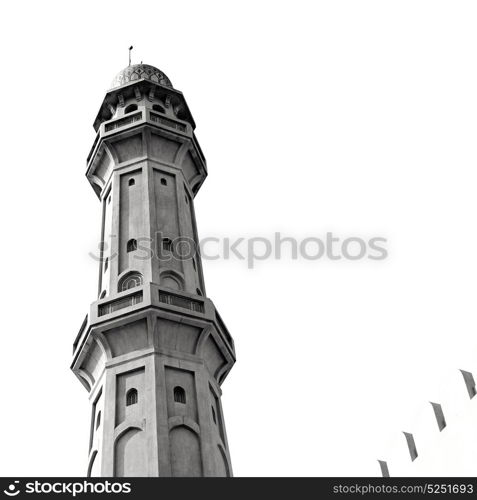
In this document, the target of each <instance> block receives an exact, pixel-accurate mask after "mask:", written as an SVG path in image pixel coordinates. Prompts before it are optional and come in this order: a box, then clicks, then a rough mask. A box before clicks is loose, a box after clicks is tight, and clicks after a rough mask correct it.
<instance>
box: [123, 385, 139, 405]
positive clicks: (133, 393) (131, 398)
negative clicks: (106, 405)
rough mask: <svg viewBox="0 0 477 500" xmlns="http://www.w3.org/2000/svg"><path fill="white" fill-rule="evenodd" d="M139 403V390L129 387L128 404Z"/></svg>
mask: <svg viewBox="0 0 477 500" xmlns="http://www.w3.org/2000/svg"><path fill="white" fill-rule="evenodd" d="M136 403H137V390H136V389H129V391H128V392H127V394H126V406H131V405H135V404H136Z"/></svg>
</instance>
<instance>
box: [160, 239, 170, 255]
mask: <svg viewBox="0 0 477 500" xmlns="http://www.w3.org/2000/svg"><path fill="white" fill-rule="evenodd" d="M162 248H163V250H165V251H166V252H172V240H171V239H170V238H164V239H163V240H162Z"/></svg>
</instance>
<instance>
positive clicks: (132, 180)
mask: <svg viewBox="0 0 477 500" xmlns="http://www.w3.org/2000/svg"><path fill="white" fill-rule="evenodd" d="M128 184H129V186H134V184H136V181H135V180H134V179H129V182H128Z"/></svg>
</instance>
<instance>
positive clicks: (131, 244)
mask: <svg viewBox="0 0 477 500" xmlns="http://www.w3.org/2000/svg"><path fill="white" fill-rule="evenodd" d="M126 249H127V251H128V252H134V250H137V240H135V239H134V238H133V239H131V240H129V241H128V243H127V246H126Z"/></svg>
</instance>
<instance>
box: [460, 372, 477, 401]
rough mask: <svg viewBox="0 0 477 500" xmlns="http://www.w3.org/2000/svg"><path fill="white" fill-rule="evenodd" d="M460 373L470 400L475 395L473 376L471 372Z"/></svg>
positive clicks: (476, 391) (476, 392)
mask: <svg viewBox="0 0 477 500" xmlns="http://www.w3.org/2000/svg"><path fill="white" fill-rule="evenodd" d="M460 372H461V373H462V376H463V377H464V382H465V386H466V388H467V393H468V394H469V398H470V399H472V398H473V397H474V396H475V395H476V394H477V390H476V388H475V380H474V376H473V375H472V373H471V372H466V371H465V370H460Z"/></svg>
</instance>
